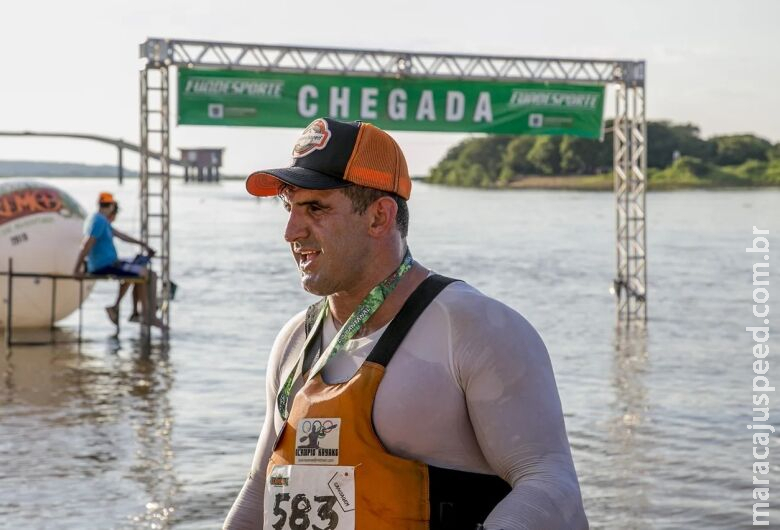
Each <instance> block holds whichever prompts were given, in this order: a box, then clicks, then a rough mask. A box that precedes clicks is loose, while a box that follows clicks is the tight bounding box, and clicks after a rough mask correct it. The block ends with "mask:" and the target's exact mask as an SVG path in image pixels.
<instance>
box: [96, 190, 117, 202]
mask: <svg viewBox="0 0 780 530" xmlns="http://www.w3.org/2000/svg"><path fill="white" fill-rule="evenodd" d="M115 202H116V201H115V200H114V195H113V194H112V193H109V192H107V191H101V192H100V195H98V204H113V203H115Z"/></svg>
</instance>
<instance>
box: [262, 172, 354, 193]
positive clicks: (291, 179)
mask: <svg viewBox="0 0 780 530" xmlns="http://www.w3.org/2000/svg"><path fill="white" fill-rule="evenodd" d="M282 184H290V185H291V186H295V187H297V188H303V189H307V190H332V189H336V188H346V187H347V186H350V185H351V183H350V182H348V181H346V180H344V179H340V178H336V177H331V176H330V175H326V174H325V173H320V172H319V171H313V170H311V169H307V168H305V167H297V166H293V167H284V168H280V169H266V170H264V171H255V172H254V173H252V174H251V175H249V177H247V179H246V191H248V192H249V193H251V194H252V195H255V196H257V197H272V196H274V195H277V194H278V193H279V187H280V186H281V185H282Z"/></svg>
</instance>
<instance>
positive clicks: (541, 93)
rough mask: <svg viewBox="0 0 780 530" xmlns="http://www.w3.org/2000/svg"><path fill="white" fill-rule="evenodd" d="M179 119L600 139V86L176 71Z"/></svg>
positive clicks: (229, 123)
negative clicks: (317, 121) (319, 121)
mask: <svg viewBox="0 0 780 530" xmlns="http://www.w3.org/2000/svg"><path fill="white" fill-rule="evenodd" d="M178 97H179V109H178V123H179V124H180V125H223V126H226V125H227V126H232V125H238V126H247V127H301V128H302V127H305V126H306V125H308V124H309V122H311V120H312V119H314V118H317V117H320V116H326V117H332V118H336V119H340V120H347V121H351V120H361V121H367V122H371V123H373V124H374V125H376V126H378V127H381V128H383V129H388V130H399V131H443V132H480V133H491V134H554V135H560V134H568V135H572V136H580V137H583V138H600V137H601V129H602V118H603V115H604V87H603V86H594V85H570V84H550V83H512V82H505V81H468V80H465V81H462V80H449V79H448V80H439V79H416V78H413V79H408V78H404V79H395V78H378V77H365V76H362V77H361V76H335V75H315V74H280V73H272V72H245V71H236V70H195V69H184V68H180V69H179V92H178Z"/></svg>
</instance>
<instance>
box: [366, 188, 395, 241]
mask: <svg viewBox="0 0 780 530" xmlns="http://www.w3.org/2000/svg"><path fill="white" fill-rule="evenodd" d="M366 213H367V214H369V216H370V217H369V219H370V224H369V227H368V229H369V235H371V236H373V237H381V236H384V235H386V234H387V233H388V232H389V231H391V230H393V229H394V228H395V219H396V216H397V215H398V204H396V202H395V201H394V200H393V198H392V197H388V196H384V197H380V198H379V199H377V200H375V201H374V202H373V204H371V206H369V207H368V211H367V212H366Z"/></svg>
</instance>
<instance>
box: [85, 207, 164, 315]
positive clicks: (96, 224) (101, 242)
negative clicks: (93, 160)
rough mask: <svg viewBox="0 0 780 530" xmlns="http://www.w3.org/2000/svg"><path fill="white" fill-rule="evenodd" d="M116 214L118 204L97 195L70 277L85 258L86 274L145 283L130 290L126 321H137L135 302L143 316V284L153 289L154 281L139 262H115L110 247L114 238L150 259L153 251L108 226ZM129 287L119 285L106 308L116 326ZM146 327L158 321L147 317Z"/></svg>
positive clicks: (144, 295)
mask: <svg viewBox="0 0 780 530" xmlns="http://www.w3.org/2000/svg"><path fill="white" fill-rule="evenodd" d="M118 212H119V204H118V203H117V201H116V200H115V199H114V196H113V195H112V194H111V193H107V192H102V193H100V195H99V196H98V211H97V212H96V213H94V214H92V215H91V216H89V217H88V218H87V220H86V222H85V223H84V240H83V241H82V243H81V250H80V251H79V255H78V257H77V258H76V265H75V267H74V270H73V274H74V275H79V274H81V273H82V267H83V263H84V259H85V258H86V260H87V272H88V273H89V274H92V275H95V276H118V277H128V278H144V279H146V282H143V283H136V284H135V288H134V289H133V312H132V315H131V316H130V319H131V321H137V320H138V319H139V318H138V311H137V307H138V302H139V301H140V303H141V314H143V315H146V314H147V308H146V306H147V300H148V297H147V284H151V287H152V288H154V285H155V284H154V281H155V279H156V278H155V275H154V272H152V271H150V270H149V269H148V268H147V267H146V266H145V265H143V264H141V263H138V261H141V262H143V260H127V259H119V257H118V255H117V251H116V247H115V246H114V236H116V237H118V238H119V239H121V240H122V241H127V242H128V243H132V244H135V245H140V246H141V248H143V249H144V250H146V251H147V253H148V254H149V255H150V256H151V255H154V250H153V249H152V247H150V246H149V245H146V244H144V243H143V242H142V241H139V240H137V239H135V238H133V237H130V236H129V235H127V234H125V233H123V232H120V231H119V230H117V229H116V228H113V227H112V226H111V225H112V223H113V222H114V220H115V219H116V215H117V213H118ZM129 286H130V284H129V283H128V282H121V283H120V284H119V293H118V294H117V299H116V302H115V303H114V305H112V306H108V307H106V313H107V314H108V318H109V319H110V320H111V322H113V323H114V324H117V323H118V321H119V303H120V302H121V301H122V298H123V297H124V295H125V293H126V292H127V290H128V288H129ZM152 293H154V290H152ZM155 305H156V303H155ZM155 309H156V308H154V306H153V307H152V310H151V312H150V313H149V314H150V315H154V312H155ZM150 324H151V325H153V326H157V327H162V322H161V321H160V319H158V318H156V317H154V316H152V317H151V321H150Z"/></svg>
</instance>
